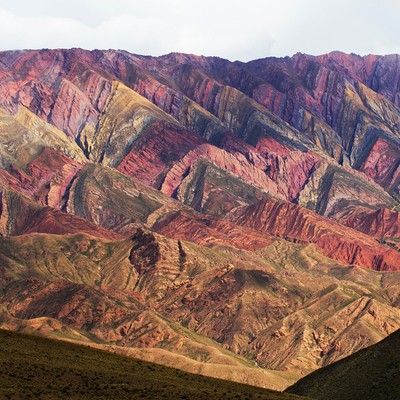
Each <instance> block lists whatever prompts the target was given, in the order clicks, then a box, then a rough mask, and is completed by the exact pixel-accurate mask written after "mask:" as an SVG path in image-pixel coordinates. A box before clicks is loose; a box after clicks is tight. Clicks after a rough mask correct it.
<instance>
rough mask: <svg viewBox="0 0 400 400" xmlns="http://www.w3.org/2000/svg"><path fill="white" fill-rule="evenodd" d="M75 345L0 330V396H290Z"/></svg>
mask: <svg viewBox="0 0 400 400" xmlns="http://www.w3.org/2000/svg"><path fill="white" fill-rule="evenodd" d="M296 398H299V397H298V396H293V395H289V394H285V393H279V392H273V391H269V390H264V389H260V388H256V387H252V386H246V385H241V384H237V383H233V382H229V381H223V380H218V379H212V378H206V377H203V376H199V375H194V374H189V373H185V372H181V371H178V370H175V369H172V368H167V367H163V366H160V365H156V364H152V363H148V362H144V361H139V360H134V359H131V358H127V357H121V356H117V355H114V354H111V353H107V352H105V351H101V350H95V349H92V348H87V347H84V346H78V345H75V344H71V343H67V342H61V341H55V340H51V339H45V338H41V337H37V336H31V335H25V334H19V333H15V332H10V331H4V330H0V399H46V400H47V399H48V400H50V399H68V400H72V399H79V400H84V399H113V400H118V399H152V400H153V399H191V400H192V399H207V400H211V399H271V400H275V399H276V400H284V399H296Z"/></svg>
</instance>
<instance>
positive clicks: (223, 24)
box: [0, 0, 400, 61]
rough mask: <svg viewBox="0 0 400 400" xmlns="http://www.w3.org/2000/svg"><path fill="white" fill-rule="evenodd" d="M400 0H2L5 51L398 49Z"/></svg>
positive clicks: (233, 54) (254, 53)
mask: <svg viewBox="0 0 400 400" xmlns="http://www.w3.org/2000/svg"><path fill="white" fill-rule="evenodd" d="M399 16H400V1H399V0H378V1H376V0H375V1H374V0H330V1H327V0H276V1H271V0H240V1H239V0H230V1H228V0H197V1H193V0H67V1H64V0H34V1H33V0H0V50H13V49H28V48H29V49H38V48H71V47H81V48H85V49H95V48H96V49H123V50H127V51H129V52H131V53H136V54H144V55H154V56H158V55H162V54H167V53H170V52H183V53H191V54H197V55H208V56H220V57H223V58H227V59H229V60H232V61H233V60H241V61H248V60H252V59H257V58H263V57H268V56H277V57H282V56H287V55H288V56H291V55H293V54H295V53H297V52H302V53H308V54H314V55H317V54H324V53H328V52H331V51H335V50H339V51H344V52H346V53H356V54H360V55H365V54H391V53H400V24H399V23H398V18H399Z"/></svg>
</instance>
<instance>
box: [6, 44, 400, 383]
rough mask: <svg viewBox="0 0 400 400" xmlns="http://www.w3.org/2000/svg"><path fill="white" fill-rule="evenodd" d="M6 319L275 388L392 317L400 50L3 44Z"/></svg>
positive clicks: (366, 337) (356, 344)
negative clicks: (190, 51)
mask: <svg viewBox="0 0 400 400" xmlns="http://www.w3.org/2000/svg"><path fill="white" fill-rule="evenodd" d="M0 166H1V169H0V187H1V192H0V234H1V239H0V288H1V289H0V311H1V313H0V327H2V328H6V329H10V330H18V331H23V332H36V333H38V334H42V335H45V336H49V337H55V338H63V339H65V340H71V341H76V342H79V343H85V344H87V345H91V346H94V347H98V348H103V349H108V350H110V351H113V352H116V353H120V354H127V355H132V356H134V357H138V358H142V359H145V360H150V361H155V362H158V363H162V364H165V365H169V366H174V367H179V368H181V369H184V370H187V371H190V372H196V373H201V374H204V375H209V376H213V377H220V378H225V379H231V380H235V381H239V382H244V383H251V384H254V385H259V386H264V387H268V388H273V389H284V388H285V387H287V386H289V385H291V384H293V383H294V382H295V381H296V380H297V379H298V378H299V377H301V376H303V375H305V374H307V373H309V372H311V371H314V370H316V369H318V368H320V367H322V366H325V365H328V364H330V363H333V362H335V361H337V360H339V359H341V358H343V357H345V356H348V355H350V354H352V353H354V352H355V351H357V350H360V349H362V348H364V347H366V346H368V345H372V344H374V343H376V342H378V341H380V340H381V339H383V338H385V337H386V336H388V335H389V334H391V333H392V332H394V331H395V330H397V329H398V328H399V327H400V312H399V308H400V285H399V282H400V244H399V241H400V217H399V212H400V56H394V55H393V56H384V57H381V56H372V55H371V56H366V57H359V56H357V55H353V54H352V55H347V54H342V53H331V54H327V55H323V56H319V57H312V56H307V55H303V54H296V55H295V56H293V57H291V58H289V57H286V58H283V59H277V58H267V59H261V60H257V61H252V62H249V63H241V62H229V61H227V60H223V59H219V58H215V57H212V58H207V57H198V56H194V55H184V54H175V53H173V54H169V55H166V56H162V57H157V58H155V57H147V56H146V57H144V56H138V55H132V54H129V53H127V52H124V51H112V50H110V51H97V50H96V51H91V52H89V51H84V50H80V49H71V50H42V51H9V52H2V53H0Z"/></svg>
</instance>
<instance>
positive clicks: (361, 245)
mask: <svg viewBox="0 0 400 400" xmlns="http://www.w3.org/2000/svg"><path fill="white" fill-rule="evenodd" d="M230 219H231V220H232V221H233V222H234V223H236V224H238V225H242V226H245V227H249V228H252V229H256V230H258V231H261V232H268V233H270V234H272V235H275V236H278V237H282V238H284V239H286V240H289V241H294V242H297V241H300V242H301V243H307V242H308V243H314V244H315V245H316V246H317V247H319V248H320V249H321V250H322V252H323V253H324V254H325V255H327V256H328V257H331V258H333V259H335V260H338V261H341V262H344V263H348V264H355V265H358V266H362V267H365V268H370V269H375V270H383V271H391V270H400V254H399V253H398V252H397V251H394V250H392V249H391V248H390V247H388V246H384V245H381V244H379V243H378V242H377V241H375V240H374V239H372V238H370V237H369V236H367V235H364V234H362V233H358V232H357V231H355V230H352V229H350V228H347V227H344V226H343V225H341V224H339V223H336V222H333V221H331V220H329V219H328V218H324V217H321V216H320V215H318V214H316V213H314V212H311V211H309V210H306V209H304V208H302V207H299V206H296V205H294V204H290V203H284V202H279V201H275V200H269V199H267V200H263V201H260V202H259V203H257V204H254V205H251V206H248V207H242V208H239V209H237V210H235V211H234V212H233V213H232V214H231V215H230Z"/></svg>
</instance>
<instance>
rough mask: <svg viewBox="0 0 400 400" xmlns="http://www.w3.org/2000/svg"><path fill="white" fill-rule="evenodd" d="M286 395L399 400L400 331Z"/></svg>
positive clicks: (308, 378) (300, 383)
mask: <svg viewBox="0 0 400 400" xmlns="http://www.w3.org/2000/svg"><path fill="white" fill-rule="evenodd" d="M287 392H289V393H296V394H299V395H303V396H311V397H313V398H315V399H318V400H325V399H326V400H328V399H329V400H335V399H338V400H339V399H340V400H347V399H348V400H357V399H359V400H365V399H385V400H392V399H393V400H395V399H396V400H397V399H399V398H400V331H396V332H395V333H393V334H391V335H390V336H389V337H387V338H386V339H384V340H382V341H381V342H379V343H377V344H375V345H373V346H371V347H368V348H366V349H363V350H361V351H359V352H357V353H355V354H353V355H351V356H349V357H346V358H344V359H343V360H341V361H338V362H336V363H334V364H332V365H328V366H327V367H325V368H322V369H320V370H317V371H315V372H313V373H312V374H310V375H308V376H306V377H305V378H303V379H301V380H300V381H298V382H297V383H296V384H295V385H293V386H291V387H290V388H288V389H287Z"/></svg>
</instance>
